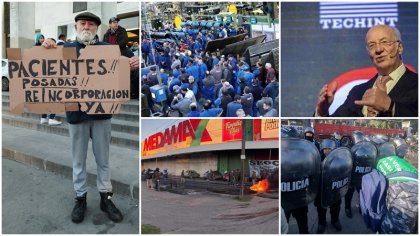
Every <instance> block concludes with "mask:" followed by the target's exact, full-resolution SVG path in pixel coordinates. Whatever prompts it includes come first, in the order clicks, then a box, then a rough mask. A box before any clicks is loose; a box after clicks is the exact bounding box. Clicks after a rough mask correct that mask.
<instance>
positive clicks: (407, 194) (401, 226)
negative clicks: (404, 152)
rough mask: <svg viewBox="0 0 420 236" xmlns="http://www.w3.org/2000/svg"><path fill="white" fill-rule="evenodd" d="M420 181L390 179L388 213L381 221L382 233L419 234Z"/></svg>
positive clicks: (387, 202)
mask: <svg viewBox="0 0 420 236" xmlns="http://www.w3.org/2000/svg"><path fill="white" fill-rule="evenodd" d="M417 196H418V182H415V181H392V180H391V179H389V187H388V195H387V197H386V199H387V200H386V205H387V209H388V211H387V213H386V214H385V216H384V219H383V221H382V223H381V233H385V234H417V227H418V225H417V219H418V199H417Z"/></svg>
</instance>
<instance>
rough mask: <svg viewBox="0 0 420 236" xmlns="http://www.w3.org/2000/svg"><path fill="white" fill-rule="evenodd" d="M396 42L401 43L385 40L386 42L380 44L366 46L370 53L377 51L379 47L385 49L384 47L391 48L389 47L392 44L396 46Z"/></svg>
mask: <svg viewBox="0 0 420 236" xmlns="http://www.w3.org/2000/svg"><path fill="white" fill-rule="evenodd" d="M396 42H400V40H397V41H387V40H384V41H381V42H379V43H373V42H372V43H369V44H368V45H366V47H367V49H369V50H370V51H372V50H374V49H376V47H377V46H378V45H379V46H381V48H383V47H389V46H391V45H392V44H394V43H396Z"/></svg>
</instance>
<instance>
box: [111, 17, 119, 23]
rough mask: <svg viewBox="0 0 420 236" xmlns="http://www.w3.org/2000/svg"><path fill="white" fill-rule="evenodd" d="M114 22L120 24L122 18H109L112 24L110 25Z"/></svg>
mask: <svg viewBox="0 0 420 236" xmlns="http://www.w3.org/2000/svg"><path fill="white" fill-rule="evenodd" d="M114 21H116V22H119V21H120V18H118V17H115V16H113V17H111V18H109V23H110V24H111V22H114Z"/></svg>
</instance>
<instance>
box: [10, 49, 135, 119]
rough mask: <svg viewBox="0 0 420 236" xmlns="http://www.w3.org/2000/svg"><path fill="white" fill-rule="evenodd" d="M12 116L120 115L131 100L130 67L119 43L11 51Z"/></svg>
mask: <svg viewBox="0 0 420 236" xmlns="http://www.w3.org/2000/svg"><path fill="white" fill-rule="evenodd" d="M7 54H8V59H9V74H10V112H11V113H13V114H21V113H23V112H24V111H25V109H26V110H29V111H31V112H34V113H62V112H64V111H78V110H79V109H80V110H81V111H84V112H86V113H88V114H114V113H118V112H119V109H120V107H121V104H122V103H123V102H125V101H128V100H130V65H129V62H128V58H127V57H123V56H121V54H120V50H119V47H118V46H117V45H95V46H87V47H86V48H84V49H81V50H80V56H79V58H77V54H76V48H63V47H57V48H54V49H45V48H44V47H33V48H31V49H27V50H24V51H23V52H22V51H21V49H10V48H9V49H7Z"/></svg>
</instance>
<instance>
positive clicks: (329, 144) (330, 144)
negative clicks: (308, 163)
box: [319, 139, 337, 151]
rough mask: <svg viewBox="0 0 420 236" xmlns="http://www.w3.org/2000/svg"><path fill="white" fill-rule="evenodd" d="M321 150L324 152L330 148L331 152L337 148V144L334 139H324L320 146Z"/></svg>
mask: <svg viewBox="0 0 420 236" xmlns="http://www.w3.org/2000/svg"><path fill="white" fill-rule="evenodd" d="M319 147H320V149H321V151H322V150H324V149H326V148H329V149H331V151H332V150H334V149H335V148H336V147H337V146H336V144H335V142H334V140H332V139H323V140H322V141H321V144H320V146H319Z"/></svg>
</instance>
